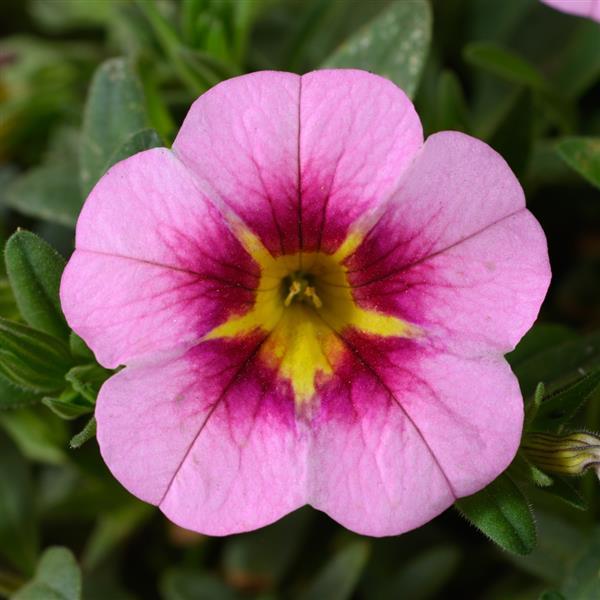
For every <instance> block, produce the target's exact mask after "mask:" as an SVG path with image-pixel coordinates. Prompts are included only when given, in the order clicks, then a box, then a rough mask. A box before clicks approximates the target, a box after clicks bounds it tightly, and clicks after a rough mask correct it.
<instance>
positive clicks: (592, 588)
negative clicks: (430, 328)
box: [562, 527, 600, 600]
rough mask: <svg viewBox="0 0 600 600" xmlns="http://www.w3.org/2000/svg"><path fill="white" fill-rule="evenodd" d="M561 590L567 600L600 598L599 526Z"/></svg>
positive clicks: (598, 599)
mask: <svg viewBox="0 0 600 600" xmlns="http://www.w3.org/2000/svg"><path fill="white" fill-rule="evenodd" d="M562 592H563V594H564V596H565V598H568V599H569V600H600V527H596V529H594V532H593V535H592V539H591V541H590V543H589V544H588V546H587V547H586V548H585V549H584V550H583V553H582V554H581V555H580V556H579V558H578V559H577V561H576V562H575V564H574V565H573V567H572V568H571V570H570V572H569V574H568V576H567V578H566V579H565V582H564V584H563V586H562Z"/></svg>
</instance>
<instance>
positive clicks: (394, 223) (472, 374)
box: [61, 70, 550, 535]
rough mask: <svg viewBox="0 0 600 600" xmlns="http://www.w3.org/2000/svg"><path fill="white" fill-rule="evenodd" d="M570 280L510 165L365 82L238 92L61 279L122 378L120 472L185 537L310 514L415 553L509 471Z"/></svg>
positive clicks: (196, 108)
mask: <svg viewBox="0 0 600 600" xmlns="http://www.w3.org/2000/svg"><path fill="white" fill-rule="evenodd" d="M549 279H550V270H549V265H548V255H547V249H546V241H545V238H544V234H543V232H542V230H541V228H540V226H539V224H538V223H537V221H536V220H535V219H534V218H533V216H532V215H531V214H530V213H529V212H528V211H527V210H526V209H525V199H524V197H523V191H522V190H521V187H520V185H519V183H518V181H517V180H516V178H515V177H514V175H513V174H512V172H511V171H510V169H509V167H508V166H507V165H506V163H505V162H504V160H503V159H502V158H501V157H500V156H499V155H498V154H497V153H496V152H494V151H493V150H492V149H491V148H489V147H488V146H487V145H485V144H484V143H482V142H480V141H478V140H476V139H473V138H471V137H469V136H467V135H464V134H462V133H457V132H443V133H438V134H436V135H432V136H431V137H430V138H429V139H428V140H427V141H426V142H425V143H423V137H422V129H421V124H420V122H419V118H418V116H417V114H416V113H415V110H414V108H413V106H412V104H411V102H410V101H409V99H408V98H407V97H406V96H405V95H404V93H403V92H402V91H401V90H400V89H398V88H397V87H396V86H395V85H393V84H392V83H390V82H389V81H387V80H386V79H382V78H380V77H377V76H375V75H371V74H369V73H365V72H362V71H353V70H333V71H316V72H313V73H309V74H308V75H304V76H303V77H299V76H297V75H294V74H291V73H278V72H261V73H254V74H251V75H246V76H243V77H237V78H235V79H231V80H229V81H225V82H224V83H221V84H219V85H217V86H216V87H214V88H213V89H212V90H210V91H209V92H207V93H206V94H204V95H203V96H201V97H200V98H199V99H198V100H197V101H196V102H195V103H194V105H193V106H192V108H191V110H190V112H189V114H188V115H187V118H186V119H185V122H184V124H183V126H182V128H181V131H180V132H179V135H178V136H177V139H176V140H175V143H174V144H173V149H172V150H168V149H166V148H160V149H154V150H148V151H146V152H141V153H140V154H137V155H135V156H133V157H131V158H129V159H127V160H125V161H123V162H121V163H119V164H117V165H115V166H114V167H113V168H112V169H110V171H109V172H108V173H107V174H106V175H105V176H104V177H103V178H102V179H101V180H100V182H99V183H98V184H97V185H96V187H95V188H94V190H93V191H92V193H91V194H90V196H89V198H88V200H87V202H86V204H85V206H84V208H83V211H82V213H81V216H80V218H79V222H78V224H77V239H76V250H75V253H74V254H73V256H72V258H71V260H70V262H69V264H68V266H67V268H66V271H65V273H64V276H63V280H62V289H61V298H62V304H63V308H64V311H65V314H66V316H67V319H68V321H69V323H70V325H71V326H72V327H73V329H74V330H75V331H76V332H77V333H78V334H79V335H81V336H82V337H83V338H84V339H85V340H86V342H87V343H88V344H89V345H90V347H91V348H92V349H93V350H94V352H95V353H96V356H97V357H98V360H99V361H100V363H101V364H103V365H104V366H106V367H117V366H118V365H121V364H125V365H127V367H126V368H125V369H124V370H122V371H120V372H119V373H118V374H116V375H115V376H113V377H112V378H111V379H110V380H109V381H107V382H106V383H105V385H104V386H103V388H102V390H101V392H100V395H99V397H98V404H97V410H96V417H97V420H98V441H99V444H100V449H101V452H102V456H103V457H104V460H105V461H106V463H107V464H108V466H109V468H110V469H111V471H112V472H113V473H114V475H115V477H117V479H119V481H121V483H122V484H123V485H124V486H125V487H126V488H127V489H128V490H130V491H131V492H132V493H133V494H135V495H136V496H138V497H139V498H141V499H143V500H145V501H147V502H150V503H152V504H156V505H158V506H160V508H161V510H162V511H163V512H164V513H165V514H166V515H167V516H168V517H169V518H170V519H172V520H173V521H174V522H175V523H177V524H178V525H181V526H183V527H186V528H189V529H193V530H196V531H199V532H202V533H206V534H213V535H221V534H228V533H233V532H239V531H245V530H249V529H254V528H256V527H260V526H263V525H266V524H268V523H271V522H272V521H275V520H276V519H279V518H280V517H281V516H283V515H285V514H286V513H288V512H290V511H293V510H294V509H296V508H298V507H300V506H302V505H304V504H311V505H312V506H314V507H315V508H317V509H320V510H322V511H325V512H326V513H328V514H329V515H330V516H331V517H332V518H333V519H335V520H337V521H339V522H340V523H342V524H343V525H345V526H346V527H348V528H350V529H353V530H355V531H358V532H361V533H365V534H371V535H389V534H398V533H401V532H404V531H407V530H409V529H412V528H414V527H418V526H419V525H421V524H423V523H425V522H426V521H428V520H429V519H431V518H433V517H435V516H436V515H437V514H439V513H440V512H442V511H443V510H444V509H446V508H447V507H448V506H450V505H451V504H452V503H453V502H454V500H455V499H456V498H457V497H461V496H466V495H469V494H473V493H474V492H476V491H478V490H479V489H481V488H482V487H484V486H485V485H486V484H487V483H489V482H490V481H492V480H493V479H494V478H495V477H496V476H497V475H498V474H499V473H500V472H501V471H503V470H504V469H505V468H506V467H507V465H508V464H509V463H510V462H511V460H512V458H513V456H514V454H515V452H516V449H517V446H518V445H519V440H520V435H521V427H522V419H523V403H522V398H521V394H520V392H519V386H518V384H517V381H516V379H515V377H514V375H513V374H512V372H511V370H510V368H509V367H508V365H507V363H506V362H505V360H504V358H503V355H504V353H506V352H508V351H509V350H511V349H512V348H513V347H514V346H515V344H516V343H517V342H518V341H519V339H520V338H521V336H522V335H523V334H524V333H525V331H527V329H528V328H529V327H530V326H531V324H532V323H533V321H534V319H535V318H536V315H537V313H538V310H539V307H540V304H541V302H542V299H543V298H544V295H545V293H546V289H547V287H548V283H549Z"/></svg>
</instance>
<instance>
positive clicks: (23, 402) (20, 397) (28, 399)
mask: <svg viewBox="0 0 600 600" xmlns="http://www.w3.org/2000/svg"><path fill="white" fill-rule="evenodd" d="M41 399H42V398H41V396H39V395H37V394H33V393H32V392H26V391H25V390H22V389H21V388H18V387H16V386H15V385H13V384H12V383H10V382H9V381H8V380H7V379H5V378H4V377H2V376H0V411H1V410H4V409H11V408H23V407H25V406H31V405H32V404H37V403H38V402H40V401H41Z"/></svg>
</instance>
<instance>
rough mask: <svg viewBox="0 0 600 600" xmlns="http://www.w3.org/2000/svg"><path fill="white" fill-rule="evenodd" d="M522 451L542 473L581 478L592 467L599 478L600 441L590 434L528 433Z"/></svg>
mask: <svg viewBox="0 0 600 600" xmlns="http://www.w3.org/2000/svg"><path fill="white" fill-rule="evenodd" d="M522 450H523V452H524V453H525V456H526V457H527V459H528V460H529V461H530V462H531V463H533V464H534V465H535V466H536V467H538V468H539V469H541V470H542V471H548V472H550V473H557V474H560V475H582V474H583V473H584V472H585V471H586V470H587V469H590V468H593V469H595V471H596V474H597V475H598V477H599V478H600V438H599V437H597V436H595V435H593V434H591V433H586V432H573V433H569V434H565V435H553V434H550V433H528V434H527V435H526V436H525V438H524V440H523V444H522Z"/></svg>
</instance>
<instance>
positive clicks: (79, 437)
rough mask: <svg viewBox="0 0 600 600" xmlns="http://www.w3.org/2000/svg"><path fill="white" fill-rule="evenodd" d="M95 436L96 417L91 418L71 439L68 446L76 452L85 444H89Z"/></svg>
mask: <svg viewBox="0 0 600 600" xmlns="http://www.w3.org/2000/svg"><path fill="white" fill-rule="evenodd" d="M95 435H96V417H92V418H91V419H90V420H89V421H88V422H87V423H86V424H85V427H84V428H83V429H82V430H81V431H80V432H79V433H78V434H76V435H74V436H73V437H72V438H71V441H70V442H69V446H71V448H73V449H74V450H76V449H77V448H81V446H83V445H84V444H85V443H86V442H89V441H90V440H91V439H92V438H93V437H95Z"/></svg>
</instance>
